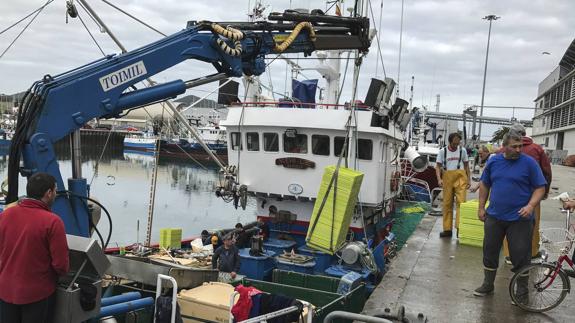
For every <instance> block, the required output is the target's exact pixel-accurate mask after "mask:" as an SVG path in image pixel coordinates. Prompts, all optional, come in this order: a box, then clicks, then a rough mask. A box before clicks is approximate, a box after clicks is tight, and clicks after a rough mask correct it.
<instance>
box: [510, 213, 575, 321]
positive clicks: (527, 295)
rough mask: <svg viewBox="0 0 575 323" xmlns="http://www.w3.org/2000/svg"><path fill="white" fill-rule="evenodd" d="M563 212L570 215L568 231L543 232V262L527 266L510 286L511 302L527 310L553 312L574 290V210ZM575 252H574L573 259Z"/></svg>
mask: <svg viewBox="0 0 575 323" xmlns="http://www.w3.org/2000/svg"><path fill="white" fill-rule="evenodd" d="M562 212H565V213H566V228H565V229H563V228H562V229H557V228H554V229H543V230H541V243H542V246H543V247H544V250H545V253H544V255H543V261H542V262H539V263H532V264H530V265H527V266H525V267H523V268H522V269H520V270H519V271H518V272H516V273H515V274H514V275H513V277H512V278H511V282H510V283H509V294H510V296H511V300H512V301H513V303H514V304H515V305H517V306H519V307H520V308H521V309H523V310H526V311H529V312H537V313H540V312H545V311H549V310H551V309H553V308H555V307H557V306H558V305H559V304H561V302H563V300H564V299H565V297H566V296H567V294H568V293H570V291H571V284H570V281H569V278H575V274H574V273H575V264H574V263H573V262H574V261H575V250H573V242H575V225H572V224H571V212H570V210H562ZM571 250H573V251H574V252H573V254H572V255H571V257H569V252H570V251H571ZM555 256H556V257H555ZM547 259H556V260H555V261H547ZM564 263H567V264H568V265H569V266H570V267H571V270H570V271H565V270H564V269H563V265H564Z"/></svg>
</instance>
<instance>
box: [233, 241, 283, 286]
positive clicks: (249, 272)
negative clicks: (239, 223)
mask: <svg viewBox="0 0 575 323" xmlns="http://www.w3.org/2000/svg"><path fill="white" fill-rule="evenodd" d="M274 256H275V253H274V252H273V251H269V250H265V251H264V254H263V255H261V256H251V255H250V248H243V249H240V258H241V260H240V272H239V273H240V275H244V276H247V277H248V278H251V279H256V280H264V279H265V278H266V277H267V276H269V275H271V272H272V270H273V269H274V268H275V267H276V263H275V260H274Z"/></svg>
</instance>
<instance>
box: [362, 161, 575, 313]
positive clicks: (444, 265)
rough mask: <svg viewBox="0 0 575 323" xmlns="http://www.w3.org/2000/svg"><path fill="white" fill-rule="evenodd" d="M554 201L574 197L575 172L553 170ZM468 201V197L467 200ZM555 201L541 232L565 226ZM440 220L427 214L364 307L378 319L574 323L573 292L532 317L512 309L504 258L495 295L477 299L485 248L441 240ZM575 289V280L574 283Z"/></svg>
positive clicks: (547, 206) (546, 204) (549, 203)
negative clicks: (395, 314) (395, 315)
mask: <svg viewBox="0 0 575 323" xmlns="http://www.w3.org/2000/svg"><path fill="white" fill-rule="evenodd" d="M551 187H552V189H551V192H550V194H549V195H550V197H553V196H555V195H558V194H559V193H561V192H568V193H569V195H570V196H571V197H572V198H573V197H575V168H569V167H565V166H553V181H552V184H551ZM468 198H470V197H468ZM559 208H560V204H559V202H558V201H556V200H551V199H548V200H545V201H543V202H542V211H541V226H542V228H563V227H564V226H565V222H564V221H565V218H564V215H563V214H562V213H561V212H560V211H559ZM441 231H442V218H441V217H433V216H429V215H426V216H425V217H424V218H423V220H422V221H421V223H420V224H419V226H418V228H417V229H416V231H415V232H414V234H413V235H412V236H411V237H410V239H409V240H408V241H407V243H406V246H404V248H403V249H402V250H401V251H400V252H399V253H398V255H397V257H396V258H395V259H393V261H392V263H391V264H390V266H389V267H388V272H387V273H386V274H385V276H384V278H383V280H382V282H381V283H380V284H379V286H378V287H377V288H376V290H375V291H374V293H373V294H372V295H371V297H370V299H369V300H368V301H367V303H366V304H365V307H364V313H365V314H369V315H374V314H376V313H380V312H382V311H383V309H385V308H390V309H395V308H397V306H401V305H402V306H404V307H405V309H406V314H408V315H409V316H410V317H416V315H417V314H418V313H422V314H423V316H425V317H426V318H427V320H428V322H489V323H496V322H575V295H573V294H575V293H574V292H572V293H571V294H568V295H567V297H566V298H565V300H564V301H563V303H562V304H561V305H560V306H558V307H557V308H555V309H553V310H551V311H548V312H546V313H542V314H537V313H528V312H525V311H523V310H521V309H520V308H518V307H516V306H513V305H511V299H510V296H509V291H508V288H509V281H510V279H511V277H512V272H511V266H510V265H506V264H505V262H504V261H503V255H501V260H500V265H499V270H498V272H497V279H496V281H495V293H494V294H492V295H489V296H486V297H483V298H481V297H476V296H473V290H474V289H475V288H477V287H479V285H481V282H482V281H483V263H482V257H483V253H482V250H481V248H475V247H469V246H465V245H460V244H458V242H457V238H456V237H455V236H454V237H453V238H452V239H445V238H444V239H440V238H439V232H441ZM571 283H572V287H573V288H575V285H573V284H574V283H575V280H572V281H571Z"/></svg>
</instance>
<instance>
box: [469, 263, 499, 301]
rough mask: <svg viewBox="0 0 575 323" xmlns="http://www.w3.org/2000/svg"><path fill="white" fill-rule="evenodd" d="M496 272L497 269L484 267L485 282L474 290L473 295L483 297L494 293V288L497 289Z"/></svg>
mask: <svg viewBox="0 0 575 323" xmlns="http://www.w3.org/2000/svg"><path fill="white" fill-rule="evenodd" d="M496 274H497V270H488V269H484V270H483V275H484V276H483V284H482V285H481V286H479V288H477V289H476V290H475V291H474V292H473V295H475V296H479V297H483V296H485V295H488V294H491V293H493V290H494V289H495V286H494V285H493V283H494V282H495V275H496Z"/></svg>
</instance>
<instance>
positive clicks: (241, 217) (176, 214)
mask: <svg viewBox="0 0 575 323" xmlns="http://www.w3.org/2000/svg"><path fill="white" fill-rule="evenodd" d="M102 148H103V144H102V145H94V146H92V145H90V146H88V145H83V147H82V161H83V162H82V175H83V177H84V178H86V179H87V181H88V184H90V183H91V185H90V196H91V197H92V198H95V199H97V200H98V201H100V202H101V203H102V204H103V205H104V206H105V207H106V209H107V210H108V211H109V213H110V215H111V216H112V221H113V230H112V237H111V240H110V244H109V246H110V247H114V246H116V245H126V244H131V243H134V242H137V241H139V242H143V241H144V240H145V235H146V228H147V221H148V220H147V219H148V207H149V202H150V189H151V179H152V175H153V165H154V163H155V158H154V156H152V155H151V154H147V155H146V154H144V153H142V152H134V151H124V150H123V148H122V147H108V148H107V149H106V150H105V151H104V153H103V154H102V150H103V149H102ZM56 152H57V155H58V163H59V164H60V170H61V172H62V178H64V181H65V182H66V179H67V178H69V177H70V176H71V174H72V166H71V161H70V157H69V156H70V154H69V149H67V147H63V145H57V146H56ZM100 157H101V158H100ZM200 162H201V165H200V164H198V162H195V161H193V160H191V159H165V158H162V157H161V158H160V161H159V169H158V178H157V184H156V198H155V208H154V217H153V227H152V228H153V229H152V238H151V241H152V242H158V241H159V238H160V233H159V232H160V229H161V228H181V229H182V237H183V238H189V237H194V236H199V235H200V232H201V231H202V230H203V229H222V228H232V227H233V226H234V225H235V224H236V223H237V222H242V223H245V222H249V221H254V220H255V218H256V216H255V209H256V208H255V200H250V199H248V206H247V207H246V210H242V209H241V208H238V209H235V208H234V206H233V205H232V203H225V202H224V201H223V200H222V199H221V198H218V197H216V195H215V193H214V190H215V188H216V187H217V185H218V182H219V168H218V167H217V166H216V165H215V164H210V163H207V162H206V161H200ZM7 172H8V156H7V152H4V153H3V155H1V156H0V173H1V174H2V176H1V180H2V181H3V180H5V179H6V178H7ZM25 188H26V179H25V178H20V194H19V195H20V196H22V195H25V192H26V190H25ZM138 221H139V229H138ZM98 229H99V230H100V232H101V233H102V235H103V236H104V238H106V236H107V234H108V230H109V225H108V221H107V219H106V216H105V214H104V213H103V212H102V217H101V220H100V222H99V224H98ZM94 237H95V238H97V237H96V235H94Z"/></svg>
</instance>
